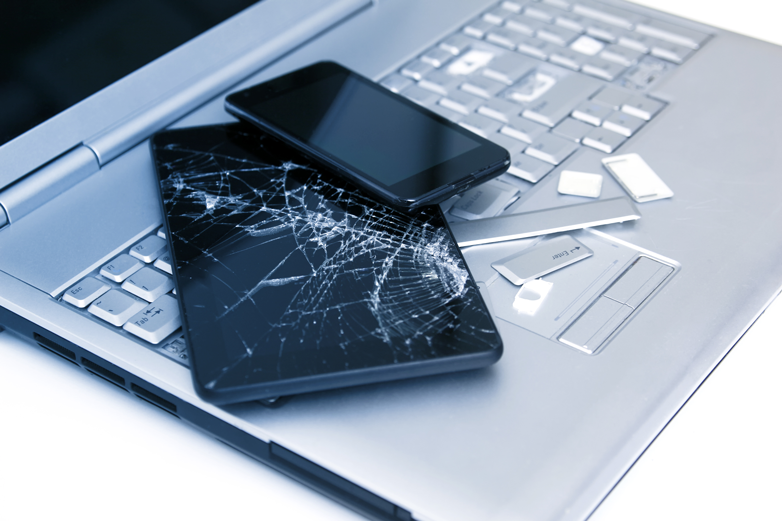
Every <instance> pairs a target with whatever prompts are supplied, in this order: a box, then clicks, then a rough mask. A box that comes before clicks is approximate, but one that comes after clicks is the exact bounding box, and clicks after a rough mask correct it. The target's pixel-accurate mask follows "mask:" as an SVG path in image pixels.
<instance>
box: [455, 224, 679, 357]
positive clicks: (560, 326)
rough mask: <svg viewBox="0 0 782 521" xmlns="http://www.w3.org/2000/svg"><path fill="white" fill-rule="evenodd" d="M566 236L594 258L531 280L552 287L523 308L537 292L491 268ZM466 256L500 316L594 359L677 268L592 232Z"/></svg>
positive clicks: (495, 247) (495, 246)
mask: <svg viewBox="0 0 782 521" xmlns="http://www.w3.org/2000/svg"><path fill="white" fill-rule="evenodd" d="M565 236H567V237H570V238H571V239H575V240H577V241H578V242H579V243H581V244H583V245H584V246H586V247H587V248H588V249H589V250H591V251H592V252H593V255H592V256H590V257H588V258H583V259H581V260H579V262H577V263H575V264H572V265H565V266H563V267H562V269H558V270H556V271H553V272H551V273H548V274H546V275H544V276H542V277H541V278H539V279H535V280H534V281H530V282H537V281H540V280H543V281H545V282H546V283H548V284H549V285H550V288H549V289H548V290H547V292H546V293H545V295H544V296H541V297H540V298H536V299H534V300H535V302H534V304H535V305H534V306H520V305H518V302H519V299H520V298H521V299H522V300H523V299H525V298H529V295H531V294H534V293H535V289H534V288H529V289H527V290H526V293H525V288H524V286H523V285H522V286H521V287H520V286H517V285H514V284H513V283H512V282H511V281H510V280H508V278H506V277H504V276H502V275H501V274H500V273H498V272H497V271H496V270H495V269H492V268H491V264H492V263H496V262H497V261H498V260H500V259H504V258H506V257H508V256H512V255H514V254H517V253H521V252H523V251H524V250H527V249H534V248H535V247H536V246H538V245H539V244H540V243H542V242H543V241H550V240H551V239H552V238H557V237H565ZM463 252H464V256H465V258H466V259H467V263H468V264H469V266H470V269H471V270H472V272H473V275H474V276H475V277H476V279H477V280H480V281H482V286H483V287H484V288H485V292H484V295H485V296H487V295H488V298H490V299H491V304H490V307H491V309H492V311H493V313H494V316H495V317H497V318H500V319H502V320H504V321H506V322H510V323H511V324H514V325H516V326H518V327H521V328H523V329H526V330H528V331H531V332H533V333H536V334H538V335H540V336H543V337H545V338H548V339H550V340H552V341H555V342H558V343H560V344H564V345H566V346H569V347H572V348H575V349H578V350H580V351H582V352H586V353H589V354H594V353H596V352H597V351H598V350H599V349H600V348H602V347H603V346H604V345H605V344H606V341H607V340H608V339H609V338H610V337H611V335H612V334H613V333H614V332H615V331H617V330H618V329H619V327H620V326H621V325H622V324H624V323H625V322H626V321H627V320H629V319H630V318H631V317H632V316H633V315H634V314H635V311H636V309H638V308H639V307H640V306H641V304H642V303H644V302H645V301H647V300H648V298H649V297H650V296H651V295H652V294H653V293H654V291H655V290H656V289H657V288H658V287H659V286H660V285H661V284H662V283H663V282H665V281H666V280H667V279H668V278H669V277H670V275H671V274H673V273H674V272H675V271H676V270H677V269H678V264H677V263H675V262H674V261H671V260H669V259H664V258H661V257H658V256H656V255H654V254H651V253H649V252H642V251H640V250H638V249H636V248H634V247H633V246H632V245H629V244H626V243H622V242H618V241H614V240H613V239H612V238H611V237H610V236H607V235H605V234H602V233H599V232H594V231H591V230H583V231H578V232H570V233H568V234H561V235H558V236H546V237H542V238H537V239H527V240H518V241H508V242H504V243H498V244H490V245H484V246H474V247H470V248H466V249H464V250H463ZM527 284H529V282H528V283H527Z"/></svg>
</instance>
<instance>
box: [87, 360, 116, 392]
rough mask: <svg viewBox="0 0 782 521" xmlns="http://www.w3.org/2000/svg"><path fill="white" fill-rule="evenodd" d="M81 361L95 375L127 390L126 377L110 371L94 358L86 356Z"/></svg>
mask: <svg viewBox="0 0 782 521" xmlns="http://www.w3.org/2000/svg"><path fill="white" fill-rule="evenodd" d="M81 363H82V365H83V366H84V368H85V369H86V370H87V371H89V372H91V373H92V374H94V375H95V376H100V377H101V378H103V379H104V380H106V381H107V382H109V383H113V384H114V385H116V386H117V387H119V388H120V389H122V390H123V391H127V389H125V379H124V378H122V377H121V376H120V375H118V374H117V373H115V372H112V371H109V370H108V369H106V368H105V367H101V366H99V365H98V364H96V363H95V362H93V361H92V360H88V359H86V358H82V359H81Z"/></svg>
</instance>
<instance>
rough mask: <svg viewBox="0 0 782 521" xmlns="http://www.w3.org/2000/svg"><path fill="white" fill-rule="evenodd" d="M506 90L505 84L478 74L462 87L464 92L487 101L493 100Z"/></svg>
mask: <svg viewBox="0 0 782 521" xmlns="http://www.w3.org/2000/svg"><path fill="white" fill-rule="evenodd" d="M504 88H505V84H504V83H500V82H499V81H497V80H493V79H491V78H487V77H486V76H483V75H477V74H476V75H473V76H471V77H470V78H469V79H467V81H465V82H464V83H463V84H462V86H461V89H462V90H463V91H466V92H469V93H470V94H475V95H476V96H480V97H482V98H486V99H490V98H493V97H494V96H496V95H497V94H498V93H499V92H500V91H501V90H502V89H504Z"/></svg>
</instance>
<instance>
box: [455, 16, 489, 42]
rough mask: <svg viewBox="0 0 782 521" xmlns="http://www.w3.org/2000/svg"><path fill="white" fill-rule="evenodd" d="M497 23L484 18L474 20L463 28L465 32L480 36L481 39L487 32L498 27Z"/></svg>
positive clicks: (474, 36) (476, 36)
mask: <svg viewBox="0 0 782 521" xmlns="http://www.w3.org/2000/svg"><path fill="white" fill-rule="evenodd" d="M496 27H497V25H496V24H493V23H491V22H487V21H486V20H484V19H481V18H479V19H477V20H473V21H472V22H470V23H468V24H467V25H465V26H464V27H463V28H462V31H464V34H466V35H469V36H472V37H473V38H478V39H479V40H480V39H482V38H484V37H485V36H486V33H488V32H489V31H491V30H492V29H494V28H496Z"/></svg>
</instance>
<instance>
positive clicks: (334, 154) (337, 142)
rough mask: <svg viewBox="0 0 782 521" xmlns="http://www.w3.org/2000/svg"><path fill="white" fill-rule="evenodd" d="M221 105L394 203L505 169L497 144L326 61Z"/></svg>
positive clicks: (443, 195) (415, 200) (433, 198)
mask: <svg viewBox="0 0 782 521" xmlns="http://www.w3.org/2000/svg"><path fill="white" fill-rule="evenodd" d="M226 107H227V108H228V110H229V112H232V113H234V114H236V115H238V116H239V117H241V118H243V119H246V120H247V121H250V122H252V123H253V124H255V125H258V126H260V127H261V128H262V129H264V130H267V131H269V132H272V133H273V134H274V135H276V136H278V137H280V138H282V139H284V140H285V141H288V142H290V143H292V144H294V145H295V146H297V147H299V148H300V149H301V150H304V151H305V152H307V153H309V154H311V155H312V156H314V157H315V158H317V159H318V160H320V161H323V162H324V163H325V164H328V165H330V166H332V167H335V168H337V171H338V172H339V173H340V174H342V175H346V176H347V177H349V178H350V179H351V180H352V181H354V182H358V183H360V184H361V185H362V186H364V187H365V188H367V189H368V190H370V191H371V192H373V193H374V194H375V195H376V196H378V197H379V198H381V199H382V200H384V201H385V202H388V203H391V204H394V205H397V206H410V207H416V206H421V205H423V204H434V203H436V202H440V201H443V200H445V199H447V198H448V197H451V196H452V195H454V194H455V193H458V192H459V191H461V190H462V189H466V187H467V185H469V184H475V182H476V181H477V180H479V179H480V180H485V179H488V178H490V177H493V176H496V175H499V174H500V173H502V172H504V171H505V170H506V169H507V161H508V154H507V152H506V151H505V150H504V149H502V148H501V147H499V146H498V145H496V144H494V143H492V142H490V141H488V140H486V139H484V138H482V137H480V136H478V135H476V134H474V133H472V132H469V131H468V130H466V129H464V128H462V127H460V126H458V125H456V124H454V123H452V122H450V121H448V120H446V119H444V118H442V117H440V116H438V115H436V114H434V113H432V112H431V111H429V110H426V109H424V108H422V107H420V106H418V105H416V104H415V103H413V102H411V101H409V100H407V99H405V98H403V97H402V96H399V95H397V94H395V93H393V92H391V91H389V90H387V89H385V88H383V87H381V86H379V85H377V84H375V83H374V82H372V81H370V80H368V79H367V78H364V77H362V76H360V75H358V74H355V73H353V72H351V71H349V70H348V69H345V68H344V67H341V66H340V65H338V64H335V63H332V62H321V63H316V64H314V65H311V66H309V67H305V68H304V69H300V70H297V71H294V72H292V73H289V74H286V75H284V76H281V77H279V78H275V79H273V80H271V81H269V82H266V83H263V84H260V85H257V86H255V87H252V88H250V89H247V90H245V91H241V92H238V93H235V94H232V95H230V96H228V98H227V99H226Z"/></svg>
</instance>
